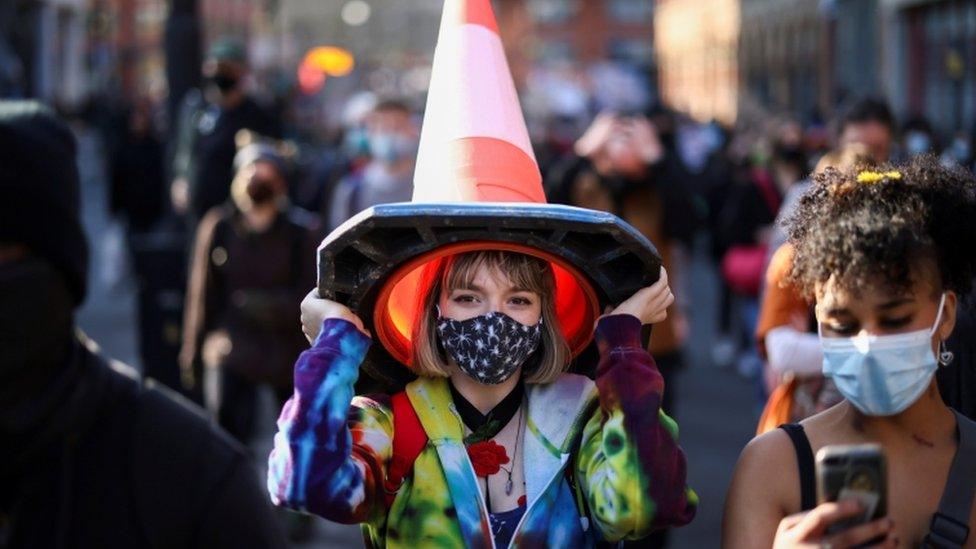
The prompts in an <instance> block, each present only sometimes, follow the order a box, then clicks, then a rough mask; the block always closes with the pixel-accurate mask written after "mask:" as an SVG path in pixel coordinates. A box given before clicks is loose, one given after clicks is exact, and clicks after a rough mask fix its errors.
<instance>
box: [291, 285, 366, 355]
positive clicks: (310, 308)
mask: <svg viewBox="0 0 976 549" xmlns="http://www.w3.org/2000/svg"><path fill="white" fill-rule="evenodd" d="M330 318H341V319H343V320H348V321H349V322H351V323H352V324H353V325H354V326H356V328H358V329H359V331H360V332H362V333H364V334H366V335H367V336H368V335H370V334H369V330H367V329H366V328H365V327H364V326H363V321H362V320H361V319H360V318H359V317H358V316H356V314H355V313H353V312H352V311H351V310H349V307H346V306H345V305H343V304H341V303H336V302H335V301H330V300H328V299H323V298H321V297H319V291H318V289H313V290H312V291H310V292H308V295H306V296H305V299H303V300H302V333H304V334H305V337H306V338H307V339H308V342H309V343H312V342H314V341H315V338H316V337H318V336H319V330H321V329H322V323H323V322H325V321H326V320H327V319H330Z"/></svg>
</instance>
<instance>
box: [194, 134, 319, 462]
mask: <svg viewBox="0 0 976 549" xmlns="http://www.w3.org/2000/svg"><path fill="white" fill-rule="evenodd" d="M234 164H235V166H236V167H237V175H236V176H235V177H234V182H233V184H232V185H231V200H230V201H229V202H228V203H226V204H224V205H223V206H221V207H219V208H215V209H213V210H211V211H210V213H208V214H207V215H206V216H205V217H204V219H203V221H201V223H200V228H199V231H198V233H197V241H196V249H195V251H194V255H193V263H192V266H191V269H190V270H191V274H190V283H189V288H188V291H187V301H186V307H185V311H186V317H185V321H184V335H183V348H182V349H181V351H180V368H181V371H182V373H183V376H184V383H185V384H186V385H187V386H188V387H194V386H197V384H200V383H202V389H203V393H204V401H205V403H206V406H207V408H208V409H209V410H210V411H211V412H212V413H214V414H215V416H216V417H217V419H218V422H219V423H220V425H221V426H222V427H223V428H225V429H227V431H228V432H229V433H230V434H232V435H234V436H235V437H237V439H238V440H239V441H241V442H243V443H245V444H247V443H249V442H250V441H251V440H252V439H253V436H254V429H255V421H256V418H257V412H258V408H257V406H258V400H257V398H258V388H259V387H260V386H261V385H262V384H267V385H270V386H271V387H272V389H274V392H275V395H276V397H277V399H278V400H279V402H278V404H279V405H280V404H281V403H282V402H284V400H285V399H286V398H287V397H288V395H289V394H290V393H291V388H292V364H293V363H294V360H295V356H297V355H298V354H299V353H301V351H302V350H303V349H304V348H305V346H306V345H305V341H304V338H303V337H302V334H301V332H300V331H299V330H298V329H296V325H295V314H294V312H295V307H297V306H298V304H299V303H301V301H302V297H303V296H304V295H305V292H306V289H307V288H308V286H309V284H311V283H313V282H314V280H315V257H316V254H315V249H316V247H317V245H318V243H319V241H320V239H321V232H320V223H319V222H318V220H317V218H315V217H313V216H312V215H311V214H309V213H307V212H304V211H303V210H298V209H297V208H293V207H291V206H290V205H289V202H288V200H287V198H286V197H287V192H288V188H287V184H286V182H285V173H286V165H285V160H284V158H283V157H282V156H281V154H279V153H278V151H277V150H276V149H275V148H274V147H273V146H272V145H270V144H267V143H261V142H255V143H251V144H248V145H246V146H245V147H243V148H242V149H241V151H240V152H239V153H238V154H237V157H236V158H235V160H234Z"/></svg>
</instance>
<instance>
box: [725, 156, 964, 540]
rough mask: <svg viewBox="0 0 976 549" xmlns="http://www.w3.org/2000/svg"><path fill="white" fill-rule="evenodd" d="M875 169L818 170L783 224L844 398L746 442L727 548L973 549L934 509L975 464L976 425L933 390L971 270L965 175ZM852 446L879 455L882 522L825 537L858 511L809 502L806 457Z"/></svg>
mask: <svg viewBox="0 0 976 549" xmlns="http://www.w3.org/2000/svg"><path fill="white" fill-rule="evenodd" d="M876 170H877V171H861V172H858V171H848V172H840V171H837V170H834V169H829V170H827V171H826V172H825V173H823V174H820V175H818V176H817V177H816V178H815V183H814V186H813V188H812V189H811V190H810V191H809V192H808V193H807V194H806V195H805V196H804V197H803V199H802V200H801V202H800V205H799V208H798V210H797V213H796V214H795V216H794V217H793V218H792V220H791V226H790V243H791V244H792V245H793V246H794V248H795V257H794V262H793V267H792V271H791V273H790V281H791V283H792V284H794V285H795V286H796V287H797V288H799V289H800V290H801V291H802V292H803V293H804V294H806V295H807V296H808V297H810V298H812V299H814V300H815V303H816V318H817V323H818V329H819V332H820V340H821V345H822V347H823V352H824V359H823V371H824V374H825V375H826V376H827V377H829V378H831V379H832V380H833V381H834V382H835V383H836V385H837V388H838V390H839V391H840V393H841V394H842V395H843V397H844V400H843V401H841V402H840V403H839V404H837V405H835V406H833V407H831V408H829V409H827V410H825V411H824V412H821V413H819V414H817V415H815V416H813V417H810V418H808V419H806V420H804V421H802V422H800V423H799V424H792V425H787V426H783V428H781V429H775V430H773V431H770V432H768V433H766V434H764V435H762V436H759V437H757V438H756V439H754V440H753V441H752V442H750V443H749V445H748V446H747V447H746V448H745V450H744V451H743V453H742V456H741V457H740V459H739V463H738V464H737V466H736V470H735V474H734V476H733V480H732V485H731V487H730V489H729V494H728V497H727V500H726V505H725V517H724V523H723V546H724V547H728V548H738V547H770V546H775V547H812V546H818V547H834V548H837V547H854V546H862V545H861V544H869V543H868V542H870V543H873V544H876V546H881V547H896V546H907V547H918V546H925V547H928V546H936V547H976V536H974V535H969V536H968V542H967V541H966V536H967V533H968V529H971V528H973V527H976V514H974V512H973V510H972V509H970V510H969V511H968V512H965V516H964V517H963V518H959V517H956V518H955V520H954V521H952V522H947V521H946V520H945V515H944V514H942V511H943V506H942V505H941V504H940V498H942V497H943V492H944V488H945V487H946V486H947V482H946V479H947V478H948V477H949V476H950V474H949V473H950V469H951V468H952V469H960V470H961V469H965V466H964V465H962V464H963V463H965V462H961V461H960V460H961V459H963V460H965V459H968V460H969V461H968V463H969V464H972V463H973V461H972V460H973V459H976V448H974V447H973V446H972V442H973V441H971V440H970V438H971V436H970V435H968V434H967V433H971V432H973V431H974V430H976V424H974V423H973V422H972V421H971V420H968V419H966V418H964V417H963V416H962V415H960V414H959V413H957V412H955V411H954V410H952V409H951V408H949V407H948V406H946V405H945V403H944V402H943V400H942V397H941V396H940V393H939V389H938V386H937V383H936V381H935V373H936V371H937V370H938V368H939V367H940V365H942V366H944V365H946V364H948V363H950V362H951V361H952V359H953V356H952V353H950V352H948V351H947V350H946V347H945V341H946V340H947V339H948V338H949V335H950V334H951V333H952V331H953V328H954V327H955V323H956V307H957V303H958V302H959V300H960V296H962V295H965V294H966V293H968V292H969V291H970V289H971V285H972V280H973V276H974V274H976V256H974V253H973V251H974V250H976V180H974V178H973V176H972V175H971V174H970V173H969V172H966V171H963V170H955V169H947V168H944V167H942V166H940V165H939V163H938V161H937V160H935V159H934V158H931V157H923V158H919V159H916V160H914V161H913V162H911V163H909V164H905V165H898V166H890V165H889V166H883V167H880V168H876ZM861 443H876V444H880V445H881V447H882V449H883V452H884V454H885V456H886V460H887V468H888V469H887V470H888V488H887V495H888V498H887V505H888V506H887V509H888V516H886V517H883V518H881V519H878V520H875V521H872V522H867V523H864V524H861V525H858V526H854V527H850V528H848V529H845V530H842V531H840V532H838V533H834V531H833V529H831V530H829V532H830V533H828V528H829V527H830V526H831V525H834V524H836V523H838V522H841V521H844V520H847V519H850V518H852V517H857V516H861V515H862V514H863V513H864V509H862V508H860V505H859V504H858V503H856V502H854V501H850V500H845V501H840V502H837V503H823V504H821V505H819V506H818V505H816V501H815V500H816V497H815V494H814V493H813V486H814V485H815V482H814V470H813V455H814V453H815V452H817V451H818V450H819V449H821V448H823V447H825V446H828V445H837V444H861ZM967 456H968V457H967ZM954 464H955V466H954ZM770 471H777V472H778V474H776V475H770V474H769V472H770ZM963 499H965V498H963ZM968 499H969V500H972V494H969V497H968ZM942 503H944V502H942ZM937 511H938V512H937ZM964 523H968V525H967V524H964ZM945 524H952V525H954V527H955V528H954V531H955V533H954V534H953V536H949V537H955V536H958V537H956V539H954V540H952V542H951V543H949V542H947V541H946V540H945V539H944V538H945V534H946V532H945V530H944V529H941V526H942V525H945ZM939 536H943V539H941V544H940V543H937V541H939V540H936V538H938V537H939ZM879 540H880V541H879ZM872 546H875V545H872Z"/></svg>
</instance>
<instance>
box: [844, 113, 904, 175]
mask: <svg viewBox="0 0 976 549" xmlns="http://www.w3.org/2000/svg"><path fill="white" fill-rule="evenodd" d="M896 127H897V125H896V123H895V116H894V115H893V114H892V113H891V108H890V107H889V106H888V104H887V103H886V102H884V101H883V100H881V99H877V98H874V97H865V98H862V99H858V100H857V101H855V102H853V103H851V104H850V106H849V107H848V108H847V110H846V111H844V114H843V116H842V117H841V121H840V128H839V131H838V143H837V144H838V148H844V147H846V146H848V145H850V144H852V143H860V144H862V145H864V146H865V147H867V150H868V154H870V155H871V156H872V157H873V158H874V161H875V162H878V163H882V162H887V161H888V160H889V159H890V158H891V153H892V144H893V143H894V141H895V129H896Z"/></svg>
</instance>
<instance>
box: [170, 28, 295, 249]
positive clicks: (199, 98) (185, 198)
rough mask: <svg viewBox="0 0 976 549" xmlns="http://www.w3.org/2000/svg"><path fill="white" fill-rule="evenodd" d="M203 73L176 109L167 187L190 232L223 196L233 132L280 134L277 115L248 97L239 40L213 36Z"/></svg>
mask: <svg viewBox="0 0 976 549" xmlns="http://www.w3.org/2000/svg"><path fill="white" fill-rule="evenodd" d="M203 76H204V80H205V82H206V84H205V86H204V88H203V90H194V91H191V92H190V93H188V94H187V97H186V99H185V100H184V102H183V105H182V107H181V110H180V113H179V119H178V121H177V133H176V142H175V150H174V158H173V166H172V177H173V182H172V186H171V189H170V190H171V198H172V201H173V207H174V209H175V211H176V212H177V213H180V214H184V215H185V217H186V221H187V223H186V225H187V229H188V230H189V231H190V234H191V235H192V234H193V231H194V230H195V228H196V225H197V223H199V222H200V219H202V218H203V216H204V215H205V214H206V213H207V212H208V211H210V209H211V208H213V207H215V206H218V205H220V204H222V203H223V202H224V201H225V200H226V199H227V196H228V194H229V192H230V182H231V179H233V177H234V170H233V163H234V154H235V153H236V152H237V147H236V144H235V141H234V138H235V136H236V135H237V132H239V131H240V130H242V129H248V130H251V131H254V132H255V133H258V134H261V135H266V136H269V137H279V136H280V129H279V124H278V122H277V120H275V119H274V118H273V117H272V115H271V114H270V113H269V112H268V111H267V110H266V109H265V108H264V107H262V106H260V105H258V104H257V103H256V102H255V101H254V100H253V99H251V97H249V96H248V93H247V76H248V64H247V54H246V51H245V47H244V45H243V44H242V43H240V42H238V41H236V40H234V39H230V38H221V39H219V40H217V41H216V42H215V43H214V45H213V47H212V48H211V49H210V51H209V53H208V54H207V58H206V60H205V61H204V64H203Z"/></svg>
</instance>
